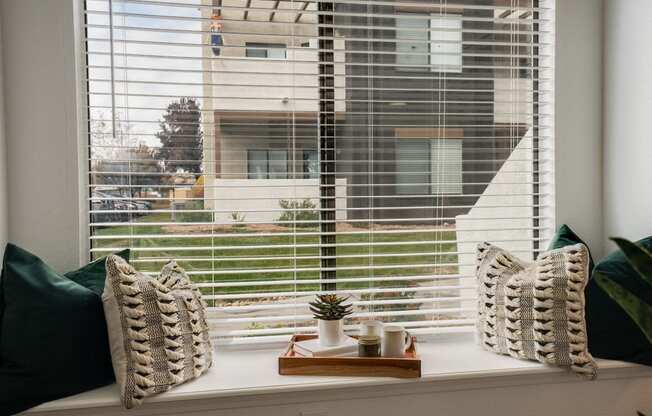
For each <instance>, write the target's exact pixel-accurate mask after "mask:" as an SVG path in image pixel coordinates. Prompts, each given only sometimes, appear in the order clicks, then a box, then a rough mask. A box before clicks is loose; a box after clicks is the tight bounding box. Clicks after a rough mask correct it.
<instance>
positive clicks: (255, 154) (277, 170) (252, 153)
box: [247, 150, 288, 179]
mask: <svg viewBox="0 0 652 416" xmlns="http://www.w3.org/2000/svg"><path fill="white" fill-rule="evenodd" d="M247 161H248V164H247V166H248V168H247V172H248V176H249V179H285V178H287V176H288V157H287V152H286V151H285V150H249V151H248V157H247Z"/></svg>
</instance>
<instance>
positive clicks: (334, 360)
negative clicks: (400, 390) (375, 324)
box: [278, 335, 421, 378]
mask: <svg viewBox="0 0 652 416" xmlns="http://www.w3.org/2000/svg"><path fill="white" fill-rule="evenodd" d="M314 338H317V335H294V336H293V337H292V339H291V340H290V342H289V344H288V346H287V348H286V349H285V351H284V352H283V354H282V355H281V356H280V357H278V373H279V374H281V375H287V376H290V375H292V376H343V377H351V376H354V377H395V378H419V377H421V359H420V358H419V355H418V354H417V344H416V338H415V337H412V346H410V348H408V350H407V351H406V352H405V354H406V355H405V358H382V357H380V358H360V357H303V356H298V355H294V354H295V353H294V343H295V342H297V341H305V340H309V339H314ZM354 338H355V337H354Z"/></svg>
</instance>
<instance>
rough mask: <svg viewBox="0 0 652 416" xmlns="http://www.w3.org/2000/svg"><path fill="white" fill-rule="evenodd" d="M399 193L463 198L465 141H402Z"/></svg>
mask: <svg viewBox="0 0 652 416" xmlns="http://www.w3.org/2000/svg"><path fill="white" fill-rule="evenodd" d="M396 166H397V174H398V175H397V179H396V182H397V192H398V193H399V194H401V195H406V194H421V195H423V194H427V193H431V194H461V193H462V184H463V179H462V140H457V139H437V140H431V139H428V140H399V142H398V151H397V156H396Z"/></svg>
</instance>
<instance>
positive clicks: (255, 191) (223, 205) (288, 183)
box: [206, 178, 347, 224]
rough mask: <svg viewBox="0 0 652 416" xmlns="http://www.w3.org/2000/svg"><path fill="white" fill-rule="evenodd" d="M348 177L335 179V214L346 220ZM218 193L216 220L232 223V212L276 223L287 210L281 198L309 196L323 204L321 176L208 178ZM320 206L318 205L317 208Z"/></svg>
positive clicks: (207, 183)
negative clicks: (320, 199) (320, 194)
mask: <svg viewBox="0 0 652 416" xmlns="http://www.w3.org/2000/svg"><path fill="white" fill-rule="evenodd" d="M346 183H347V181H346V179H344V178H342V179H336V180H335V197H336V198H337V199H336V201H335V208H336V209H337V212H336V214H335V217H336V218H337V219H338V220H345V219H346V217H347V213H346V205H347V204H346ZM206 185H207V186H210V187H211V188H213V189H214V192H215V202H214V204H215V205H214V209H215V221H216V222H217V223H219V224H232V223H233V222H234V221H233V219H232V216H231V213H238V214H240V215H242V216H244V218H245V221H244V222H256V223H270V224H271V223H274V222H276V220H277V219H278V218H279V217H280V216H281V214H282V213H283V211H284V210H283V209H282V208H281V206H280V205H279V201H281V200H297V201H299V202H301V201H302V200H304V199H309V200H310V201H312V202H313V204H315V206H316V207H319V179H212V180H211V179H208V180H207V182H206ZM317 209H318V208H317Z"/></svg>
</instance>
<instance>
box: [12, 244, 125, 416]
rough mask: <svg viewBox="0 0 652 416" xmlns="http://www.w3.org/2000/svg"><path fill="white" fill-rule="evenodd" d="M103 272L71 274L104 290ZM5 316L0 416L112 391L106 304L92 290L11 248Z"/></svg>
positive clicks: (96, 266)
mask: <svg viewBox="0 0 652 416" xmlns="http://www.w3.org/2000/svg"><path fill="white" fill-rule="evenodd" d="M121 254H124V253H121ZM103 267H104V259H101V260H99V261H96V262H93V263H91V264H90V265H88V266H85V267H84V268H82V269H80V270H77V271H75V272H71V273H70V274H71V275H72V277H74V278H75V279H78V280H79V281H80V283H81V282H83V283H84V284H87V285H89V287H94V288H98V287H99V282H100V280H102V281H103V280H104V276H103V273H102V272H101V270H102V268H103ZM0 308H1V312H0V392H2V394H0V415H10V414H14V413H17V412H20V411H23V410H25V409H28V408H30V407H33V406H36V405H38V404H40V403H44V402H47V401H51V400H55V399H59V398H62V397H66V396H70V395H73V394H78V393H81V392H84V391H87V390H91V389H94V388H97V387H100V386H104V385H107V384H111V383H113V381H114V375H113V369H112V367H111V356H110V351H109V343H108V337H107V330H106V322H105V320H104V310H103V306H102V300H101V297H100V296H99V295H98V294H97V293H94V292H93V291H92V290H91V289H88V288H86V287H84V286H82V284H78V283H76V282H74V281H73V280H71V279H69V278H67V277H65V276H64V275H62V274H60V273H57V272H56V271H54V270H53V269H51V268H50V267H49V266H48V265H47V264H45V263H44V262H43V261H42V260H41V259H39V258H38V257H36V256H34V255H33V254H31V253H29V252H28V251H26V250H23V249H21V248H19V247H17V246H15V245H13V244H8V245H7V248H6V250H5V256H4V262H3V270H2V276H1V277H0Z"/></svg>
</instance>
